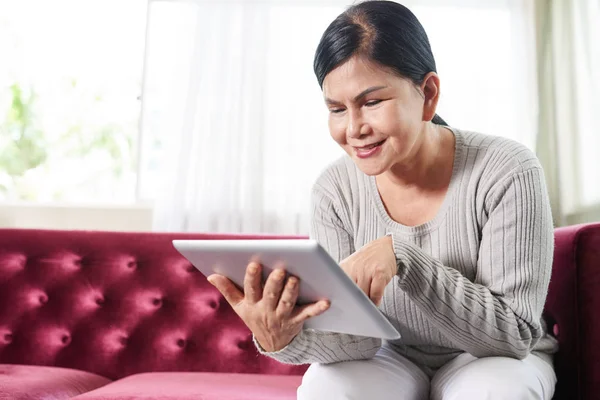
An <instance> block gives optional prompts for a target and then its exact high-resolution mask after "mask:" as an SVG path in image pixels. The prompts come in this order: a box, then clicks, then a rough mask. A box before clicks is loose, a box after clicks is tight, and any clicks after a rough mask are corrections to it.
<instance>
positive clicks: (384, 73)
mask: <svg viewBox="0 0 600 400" xmlns="http://www.w3.org/2000/svg"><path fill="white" fill-rule="evenodd" d="M399 79H400V77H399V76H398V75H396V74H394V73H393V72H391V71H390V69H389V68H385V67H383V66H381V65H379V64H377V63H374V62H372V61H370V60H368V59H365V58H363V57H352V58H350V59H349V60H348V61H346V62H344V63H343V64H341V65H339V66H337V67H336V68H334V69H333V70H332V71H331V72H330V73H329V74H327V76H326V77H325V80H324V81H323V94H324V95H325V96H326V97H330V96H335V95H336V94H339V95H346V94H350V95H352V93H354V92H356V93H355V94H357V93H359V92H361V91H363V90H365V89H367V88H368V87H373V86H391V85H393V84H394V83H397V82H395V81H397V80H399Z"/></svg>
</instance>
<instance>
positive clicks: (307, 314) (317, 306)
mask: <svg viewBox="0 0 600 400" xmlns="http://www.w3.org/2000/svg"><path fill="white" fill-rule="evenodd" d="M329 307H330V303H329V301H327V300H321V301H318V302H316V303H312V304H307V305H305V306H300V307H297V309H296V312H295V315H294V317H292V320H291V322H292V323H293V324H301V323H303V322H304V321H306V320H307V319H309V318H312V317H316V316H317V315H321V314H323V313H324V312H325V311H327V310H328V309H329Z"/></svg>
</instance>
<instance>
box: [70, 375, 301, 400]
mask: <svg viewBox="0 0 600 400" xmlns="http://www.w3.org/2000/svg"><path fill="white" fill-rule="evenodd" d="M301 380H302V377H301V376H285V375H255V374H225V373H210V372H150V373H144V374H136V375H131V376H129V377H127V378H123V379H120V380H118V381H116V382H113V383H111V384H109V385H106V386H104V387H102V388H100V389H97V390H94V391H92V392H89V393H85V394H83V395H81V396H77V397H75V399H77V400H108V399H120V400H127V399H141V398H143V399H146V400H149V399H157V400H158V399H160V400H171V399H173V400H174V399H177V400H187V399H189V400H198V399H201V400H254V399H257V400H258V399H260V400H271V399H272V400H286V399H290V400H292V399H294V400H295V399H296V389H297V388H298V386H300V382H301Z"/></svg>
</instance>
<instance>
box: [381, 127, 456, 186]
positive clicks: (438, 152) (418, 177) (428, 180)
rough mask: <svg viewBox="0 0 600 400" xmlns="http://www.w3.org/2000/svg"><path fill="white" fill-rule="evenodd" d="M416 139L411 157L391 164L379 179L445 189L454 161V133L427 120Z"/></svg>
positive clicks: (392, 182) (399, 184)
mask: <svg viewBox="0 0 600 400" xmlns="http://www.w3.org/2000/svg"><path fill="white" fill-rule="evenodd" d="M419 138H420V142H419V143H417V145H416V146H415V147H414V151H413V154H412V155H411V157H410V158H409V159H408V160H406V162H404V163H402V164H396V165H394V166H393V167H392V168H391V169H390V170H389V171H387V172H386V173H384V174H382V175H381V178H383V179H384V180H385V181H388V183H390V184H393V185H394V186H400V187H403V188H407V189H408V188H413V189H420V190H424V191H429V190H438V189H441V188H444V189H445V188H446V187H447V185H448V182H449V179H450V177H451V173H452V172H451V171H452V164H453V161H454V147H455V144H454V134H453V133H452V131H450V130H449V129H448V128H445V127H443V126H440V125H435V124H432V123H430V124H427V125H425V127H424V129H423V131H422V132H421V133H420V134H419ZM448 167H450V168H448ZM448 169H449V170H450V171H448ZM378 178H379V177H378Z"/></svg>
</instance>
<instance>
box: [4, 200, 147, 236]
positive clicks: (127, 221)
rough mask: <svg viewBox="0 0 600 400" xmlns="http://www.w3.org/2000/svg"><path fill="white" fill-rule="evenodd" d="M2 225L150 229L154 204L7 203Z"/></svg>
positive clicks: (86, 228)
mask: <svg viewBox="0 0 600 400" xmlns="http://www.w3.org/2000/svg"><path fill="white" fill-rule="evenodd" d="M0 228H40V229H77V230H105V231H106V230H109V231H150V230H151V229H152V207H151V206H109V207H106V206H102V207H94V206H73V205H54V204H50V205H40V204H8V205H7V204H3V205H0Z"/></svg>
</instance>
